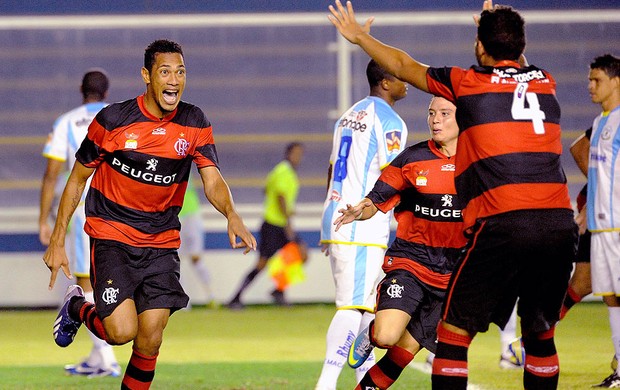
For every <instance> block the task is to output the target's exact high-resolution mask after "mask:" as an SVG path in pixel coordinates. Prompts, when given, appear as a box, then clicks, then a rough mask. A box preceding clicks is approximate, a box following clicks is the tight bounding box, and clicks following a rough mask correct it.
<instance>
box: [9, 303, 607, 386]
mask: <svg viewBox="0 0 620 390" xmlns="http://www.w3.org/2000/svg"><path fill="white" fill-rule="evenodd" d="M333 313H334V307H333V306H332V305H320V304H317V305H299V306H293V307H290V308H278V307H273V306H256V307H249V308H247V309H246V310H243V311H229V310H227V309H219V310H206V309H203V308H194V309H193V310H186V311H181V312H177V313H176V314H174V315H173V316H172V318H171V319H170V322H169V324H168V327H167V329H166V333H165V337H164V344H163V346H162V348H161V351H160V355H159V359H158V365H157V372H156V375H155V380H154V382H153V385H152V386H151V388H152V389H156V390H157V389H160V390H164V389H166V390H167V389H220V390H224V389H228V390H232V389H238V390H241V389H244V390H246V389H247V390H250V389H265V390H267V389H294V390H298V389H299V390H303V389H308V390H312V389H313V388H314V385H315V382H316V380H317V378H318V376H319V373H320V370H321V365H322V360H323V356H324V352H325V332H326V331H327V327H328V325H329V322H330V321H331V317H332V315H333ZM55 316H56V313H55V312H52V311H0V351H1V353H0V389H37V390H38V389H115V388H119V387H120V382H121V378H96V379H86V378H78V377H67V376H65V375H64V374H63V369H62V367H63V365H64V364H67V363H75V362H77V361H78V360H79V359H81V358H82V357H83V356H86V355H87V354H88V352H89V348H90V340H89V338H88V335H87V334H86V332H85V331H84V329H82V330H80V332H79V333H78V336H77V338H76V340H75V342H74V343H73V344H72V345H71V346H69V347H67V348H64V349H63V348H59V347H57V346H56V345H55V344H54V341H53V340H52V336H51V324H52V322H53V320H54V318H55ZM556 344H557V346H558V351H559V353H560V361H561V365H562V367H561V370H562V373H561V378H560V386H559V387H560V389H586V388H589V387H590V385H591V384H593V383H596V382H598V381H600V380H602V379H603V378H604V377H605V376H607V375H608V374H609V373H610V372H611V371H610V368H609V361H610V359H611V356H612V354H613V350H612V346H611V339H610V332H609V324H608V319H607V309H606V308H605V306H604V305H603V304H601V303H581V304H579V305H577V306H576V307H575V308H574V309H573V310H572V311H571V312H570V313H569V314H568V316H567V318H566V319H565V321H564V322H562V323H561V324H560V326H559V327H558V330H557V332H556ZM115 351H116V355H117V358H118V360H119V363H120V364H121V366H123V367H124V366H125V365H126V363H127V360H128V359H129V356H130V354H131V347H130V346H129V345H125V346H122V347H115ZM425 356H426V353H425V352H422V353H421V354H420V355H419V356H418V357H416V359H415V361H417V362H423V361H424V358H425ZM469 356H470V358H469V360H470V383H471V384H475V385H476V386H477V387H478V388H479V389H480V388H481V389H489V390H490V389H493V390H496V389H498V390H499V389H506V390H510V389H520V388H522V386H521V373H520V372H514V371H504V370H501V369H499V368H498V365H497V362H498V359H499V337H498V332H497V329H496V328H493V329H491V330H490V331H489V332H487V333H485V334H480V335H478V336H477V337H476V339H475V340H474V342H473V344H472V347H471V349H470V355H469ZM354 385H355V377H354V373H353V370H352V369H350V368H348V367H346V368H345V369H343V372H342V374H341V376H340V381H339V387H338V388H339V389H353V387H354ZM392 388H393V389H429V388H430V376H429V375H428V374H424V373H421V372H419V371H417V370H415V369H413V368H407V369H406V370H405V371H404V372H403V374H402V376H401V377H400V378H399V380H398V381H397V382H396V383H395V385H394V386H392Z"/></svg>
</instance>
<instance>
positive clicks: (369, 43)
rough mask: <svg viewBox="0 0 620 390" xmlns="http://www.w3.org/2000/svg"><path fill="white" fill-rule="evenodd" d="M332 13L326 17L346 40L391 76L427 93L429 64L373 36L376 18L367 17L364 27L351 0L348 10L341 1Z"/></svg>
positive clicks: (330, 8) (348, 3) (336, 2)
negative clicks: (372, 26)
mask: <svg viewBox="0 0 620 390" xmlns="http://www.w3.org/2000/svg"><path fill="white" fill-rule="evenodd" d="M329 11H330V13H331V14H330V15H328V16H327V17H328V18H329V20H330V21H331V22H332V24H333V25H334V26H335V27H336V28H337V29H338V31H339V32H340V34H342V36H343V37H344V38H345V39H347V40H348V41H349V42H351V43H354V44H356V45H359V46H360V47H361V48H362V49H363V50H364V51H365V52H366V53H367V54H368V55H369V56H370V57H372V59H374V60H375V61H377V63H378V64H379V65H381V67H382V68H384V69H385V70H387V71H388V72H389V73H390V74H392V75H394V76H395V77H397V78H398V79H400V80H402V81H405V82H407V83H409V84H411V85H412V86H414V87H416V88H418V89H420V90H422V91H425V92H428V84H427V82H426V70H427V69H428V65H424V64H422V63H420V62H418V61H416V60H414V59H413V58H412V57H411V56H409V54H407V53H405V52H404V51H403V50H400V49H397V48H395V47H392V46H388V45H386V44H384V43H382V42H381V41H379V40H377V39H375V38H374V37H373V36H372V35H370V25H371V24H372V22H373V21H374V18H373V17H371V18H368V19H367V20H366V22H365V23H364V25H363V26H362V25H359V24H358V23H357V21H356V20H355V12H354V11H353V5H352V4H351V2H350V1H347V4H346V8H345V7H344V6H343V5H342V3H341V2H340V0H336V1H335V7H334V6H332V5H330V6H329Z"/></svg>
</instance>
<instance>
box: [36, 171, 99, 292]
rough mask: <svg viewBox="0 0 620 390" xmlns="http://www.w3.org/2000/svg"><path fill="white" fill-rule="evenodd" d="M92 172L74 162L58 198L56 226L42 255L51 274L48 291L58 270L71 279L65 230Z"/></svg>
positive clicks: (52, 285)
mask: <svg viewBox="0 0 620 390" xmlns="http://www.w3.org/2000/svg"><path fill="white" fill-rule="evenodd" d="M93 172H94V169H92V168H87V167H85V166H84V165H82V164H81V163H79V162H76V163H75V165H74V166H73V169H72V170H71V175H69V179H68V180H67V185H66V186H65V189H64V191H63V193H62V196H61V198H60V205H59V206H58V216H57V217H56V224H55V225H54V230H53V231H52V235H51V236H50V241H49V246H48V247H47V250H46V251H45V254H44V255H43V261H44V262H45V264H46V265H47V267H48V268H49V269H50V271H51V272H52V275H51V277H50V284H49V289H50V290H51V289H52V288H54V283H55V282H56V276H57V275H58V270H59V269H62V271H63V273H64V274H65V276H66V277H67V278H68V279H71V277H72V276H71V270H70V269H69V261H68V259H67V253H66V251H65V236H66V235H67V228H68V227H69V222H70V221H71V217H72V216H73V213H74V212H75V209H76V208H77V206H78V204H79V203H80V199H81V198H82V193H83V192H84V188H85V187H86V181H87V180H88V178H89V177H90V175H92V174H93Z"/></svg>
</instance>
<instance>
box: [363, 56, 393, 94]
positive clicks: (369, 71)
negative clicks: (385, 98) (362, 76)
mask: <svg viewBox="0 0 620 390" xmlns="http://www.w3.org/2000/svg"><path fill="white" fill-rule="evenodd" d="M366 78H368V84H369V85H370V88H372V87H376V86H377V85H379V84H380V83H381V81H383V80H384V79H388V80H391V79H393V78H394V76H392V75H391V74H389V73H388V72H387V71H386V70H385V69H383V68H382V67H381V66H380V65H379V64H378V63H377V62H376V61H375V60H370V62H369V63H368V66H366Z"/></svg>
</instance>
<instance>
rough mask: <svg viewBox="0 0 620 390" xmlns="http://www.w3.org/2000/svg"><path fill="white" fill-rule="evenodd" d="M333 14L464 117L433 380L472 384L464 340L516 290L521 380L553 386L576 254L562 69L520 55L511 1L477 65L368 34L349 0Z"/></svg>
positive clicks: (344, 30)
mask: <svg viewBox="0 0 620 390" xmlns="http://www.w3.org/2000/svg"><path fill="white" fill-rule="evenodd" d="M335 4H336V6H335V7H333V6H330V7H329V9H330V12H331V14H330V15H329V18H330V20H331V22H332V23H333V24H334V26H335V27H336V28H337V29H338V31H339V32H340V33H341V34H342V35H343V36H344V37H345V38H346V39H347V40H349V41H350V42H352V43H354V44H357V45H359V46H360V47H361V48H362V49H364V51H366V53H368V54H369V55H370V56H371V57H372V58H373V59H374V60H376V61H377V62H378V63H379V64H381V65H382V66H383V67H385V69H386V70H387V71H388V72H390V73H391V74H393V75H394V76H395V77H397V78H399V79H401V80H404V81H406V82H408V83H409V84H411V85H413V86H414V87H416V88H418V89H420V90H422V91H425V92H430V93H432V94H434V95H438V96H443V97H445V98H446V99H448V100H450V101H451V102H453V103H454V104H455V105H456V107H457V110H456V113H457V114H456V115H457V121H458V125H459V129H460V135H459V145H458V149H457V152H456V161H458V165H457V168H456V172H455V186H456V192H457V194H458V195H459V199H460V200H461V201H462V204H463V220H464V224H465V229H466V233H467V235H468V237H469V242H468V246H467V248H466V251H464V253H463V255H462V257H461V259H460V260H459V263H458V265H457V267H456V268H455V270H454V272H453V273H452V277H451V280H450V284H449V287H448V291H447V294H446V297H447V298H446V301H445V303H444V309H443V313H442V321H441V323H440V325H439V327H438V330H437V335H438V345H437V353H436V357H435V359H434V361H433V374H432V383H433V388H434V389H466V387H467V378H468V368H467V351H468V349H469V345H470V343H471V341H472V339H473V337H474V336H475V335H476V333H478V332H485V331H486V330H488V327H489V324H490V323H491V322H494V323H496V324H497V325H499V326H500V328H503V327H504V325H505V324H506V322H507V321H508V318H509V317H510V314H511V312H512V310H513V308H514V304H515V302H516V301H517V299H518V309H517V310H518V314H519V316H520V317H521V330H522V339H523V345H524V347H525V350H526V351H527V354H526V361H525V369H524V374H523V385H524V387H525V388H527V389H555V388H556V387H557V384H558V379H559V375H560V368H559V359H558V355H557V351H556V348H555V342H554V330H555V324H556V323H557V321H558V319H559V313H560V308H561V306H562V301H563V299H564V295H565V293H566V288H567V285H568V280H569V277H570V272H571V268H572V262H573V259H574V257H575V244H576V242H577V226H576V224H575V222H574V220H573V211H572V209H571V203H570V198H569V195H568V186H567V183H566V175H565V174H564V171H563V169H562V167H561V164H560V155H561V152H562V144H561V134H560V132H561V130H560V107H559V104H558V101H557V99H556V97H555V80H554V79H553V77H552V76H551V75H550V74H549V73H548V72H546V71H545V70H543V69H539V68H537V67H535V66H527V67H523V66H521V65H520V64H519V63H518V60H519V58H520V56H521V55H522V53H523V51H524V49H525V26H524V24H525V22H524V20H523V18H522V17H521V16H520V15H519V13H518V12H516V11H515V10H513V9H512V8H510V7H506V6H496V7H494V8H492V9H485V10H484V11H482V13H481V15H480V19H479V20H478V21H479V24H478V27H477V36H476V41H475V55H476V59H477V60H478V65H477V66H472V67H471V68H469V69H462V68H458V67H443V68H434V67H429V66H428V65H425V64H422V63H420V62H419V61H416V60H415V59H413V58H412V57H410V56H409V55H408V54H407V53H405V52H403V51H402V50H399V49H396V48H394V47H391V46H388V45H385V44H383V43H381V42H380V41H378V40H377V39H375V38H373V37H372V36H371V35H370V26H371V24H372V22H373V19H372V18H370V19H368V20H367V21H366V22H365V24H364V25H363V26H362V25H359V24H358V23H357V22H356V20H355V14H354V11H353V6H352V5H351V2H347V6H346V8H345V7H344V6H343V5H342V4H341V3H340V1H339V0H336V3H335Z"/></svg>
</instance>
